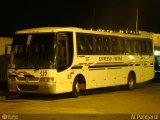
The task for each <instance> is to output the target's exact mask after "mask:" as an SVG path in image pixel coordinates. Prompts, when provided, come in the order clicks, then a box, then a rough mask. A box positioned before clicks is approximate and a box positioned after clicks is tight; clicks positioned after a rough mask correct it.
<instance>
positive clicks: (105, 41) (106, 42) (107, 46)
mask: <svg viewBox="0 0 160 120" xmlns="http://www.w3.org/2000/svg"><path fill="white" fill-rule="evenodd" d="M103 49H104V52H105V53H109V49H110V39H109V38H103Z"/></svg>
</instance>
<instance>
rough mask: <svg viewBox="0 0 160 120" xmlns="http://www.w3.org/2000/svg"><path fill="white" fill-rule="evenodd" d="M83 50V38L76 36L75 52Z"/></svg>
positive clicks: (80, 52)
mask: <svg viewBox="0 0 160 120" xmlns="http://www.w3.org/2000/svg"><path fill="white" fill-rule="evenodd" d="M84 52H85V38H84V37H83V36H77V53H78V54H83V53H84Z"/></svg>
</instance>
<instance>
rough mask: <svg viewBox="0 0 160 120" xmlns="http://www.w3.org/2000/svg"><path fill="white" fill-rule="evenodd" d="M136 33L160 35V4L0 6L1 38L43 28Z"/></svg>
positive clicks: (74, 0) (39, 0)
mask: <svg viewBox="0 0 160 120" xmlns="http://www.w3.org/2000/svg"><path fill="white" fill-rule="evenodd" d="M137 8H138V9H139V29H140V30H145V31H149V32H156V33H160V0H50V1H49V0H28V1H24V0H18V1H16V0H4V2H0V36H3V35H12V34H13V33H14V32H15V31H16V30H20V29H24V28H31V27H44V26H75V27H81V28H105V29H113V30H120V29H123V30H126V29H131V30H133V29H135V19H136V9H137Z"/></svg>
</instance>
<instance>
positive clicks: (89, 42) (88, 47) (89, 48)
mask: <svg viewBox="0 0 160 120" xmlns="http://www.w3.org/2000/svg"><path fill="white" fill-rule="evenodd" d="M86 52H87V53H88V54H92V53H93V39H92V37H86Z"/></svg>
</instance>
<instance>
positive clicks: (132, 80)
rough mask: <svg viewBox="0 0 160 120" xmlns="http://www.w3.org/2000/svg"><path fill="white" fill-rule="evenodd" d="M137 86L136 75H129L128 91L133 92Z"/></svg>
mask: <svg viewBox="0 0 160 120" xmlns="http://www.w3.org/2000/svg"><path fill="white" fill-rule="evenodd" d="M135 85H136V77H135V75H134V74H132V73H130V74H129V75H128V82H127V86H126V87H127V89H128V90H133V89H134V88H135Z"/></svg>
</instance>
